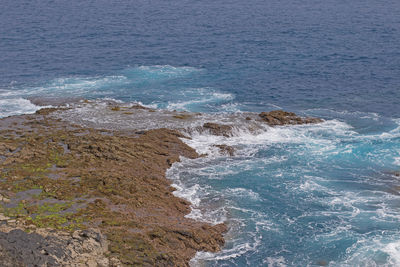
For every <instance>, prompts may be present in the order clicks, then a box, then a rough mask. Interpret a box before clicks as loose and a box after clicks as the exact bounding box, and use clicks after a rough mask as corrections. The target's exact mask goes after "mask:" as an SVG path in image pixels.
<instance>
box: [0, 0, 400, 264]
mask: <svg viewBox="0 0 400 267" xmlns="http://www.w3.org/2000/svg"><path fill="white" fill-rule="evenodd" d="M399 11H400V2H396V1H389V0H387V1H381V2H379V3H377V2H376V1H372V0H363V1H361V0H355V1H352V2H348V1H342V0H328V1H322V0H308V1H294V0H283V1H277V0H272V1H261V0H256V1H252V2H243V1H238V0H231V1H218V2H215V1H200V2H199V1H197V2H194V1H186V0H185V1H184V0H178V1H174V2H165V1H160V0H156V1H144V0H139V1H135V2H131V1H126V0H118V1H85V2H82V3H74V2H71V1H70V2H59V1H18V2H15V1H10V0H5V1H3V2H2V8H1V10H0V73H1V74H2V75H1V76H0V117H5V116H10V115H17V114H25V113H33V112H35V111H36V110H37V109H39V108H40V107H39V106H37V105H35V104H33V103H32V102H30V100H29V99H35V98H48V97H52V98H66V99H68V98H85V99H93V100H96V99H97V100H98V101H99V103H101V102H102V101H104V100H109V99H114V100H117V101H121V102H122V103H127V104H128V103H142V104H143V105H146V106H149V107H153V108H159V109H165V110H183V111H192V112H203V113H205V114H206V115H205V116H206V118H211V117H212V118H213V119H214V120H216V121H218V120H219V121H220V122H224V123H226V120H225V119H224V118H226V117H227V116H229V114H237V115H238V116H240V114H242V113H243V112H261V111H268V110H273V109H285V110H290V111H294V112H296V113H299V114H301V115H307V116H316V117H322V118H324V119H325V122H324V123H322V124H316V125H304V126H289V127H275V128H271V127H268V126H265V127H264V128H262V129H261V130H260V131H256V132H249V131H247V130H246V129H244V128H241V127H239V126H240V125H239V126H238V127H237V128H235V129H236V130H235V133H234V136H233V137H231V138H226V137H216V136H211V135H208V134H206V133H196V132H193V133H191V138H192V139H191V140H185V142H186V143H187V144H188V145H190V146H192V147H194V148H195V149H196V150H197V151H198V152H199V153H207V154H208V157H205V158H199V159H195V160H188V159H182V161H181V162H180V163H176V164H174V165H173V166H172V168H171V169H169V170H168V172H167V176H168V178H170V179H172V181H173V183H174V186H175V187H176V188H177V191H176V192H175V194H176V195H177V196H180V197H184V198H186V199H188V200H190V201H191V202H192V206H193V207H192V208H193V209H192V212H191V213H190V214H189V217H192V218H196V219H199V220H205V221H209V222H211V223H217V222H221V221H225V222H226V223H227V224H228V226H229V232H228V233H227V234H226V236H225V238H226V245H225V247H224V248H223V250H222V251H221V252H219V253H214V254H213V253H206V252H199V253H197V255H196V257H195V258H194V259H193V260H192V264H193V265H195V266H197V265H206V266H248V265H254V266H320V265H327V266H398V265H400V224H399V223H398V222H399V219H400V193H399V190H398V188H400V181H399V178H398V177H396V176H395V175H394V174H393V172H394V171H398V170H399V169H400V107H399V104H398V99H400V88H399V86H400V34H399V31H400V16H398V15H397V14H399V13H400V12H399ZM71 112H72V111H71ZM74 112H75V111H74ZM76 112H81V113H80V114H78V115H79V118H80V119H81V120H87V121H89V120H91V121H96V120H94V119H97V120H98V121H97V123H101V120H105V119H109V118H106V117H105V116H102V115H104V114H101V113H99V115H98V116H97V117H93V114H97V113H95V112H93V111H92V110H90V109H88V108H86V109H85V108H81V109H76ZM71 114H72V113H71ZM72 115H73V114H72ZM72 115H71V116H72ZM74 116H77V114H75V115H74ZM207 116H208V117H207ZM119 123H121V124H124V123H125V122H123V121H122V122H119ZM126 123H127V122H126ZM213 144H227V145H231V146H233V147H234V148H235V149H236V154H235V156H233V157H227V156H226V155H221V154H220V153H219V152H218V151H217V150H216V148H215V147H213Z"/></svg>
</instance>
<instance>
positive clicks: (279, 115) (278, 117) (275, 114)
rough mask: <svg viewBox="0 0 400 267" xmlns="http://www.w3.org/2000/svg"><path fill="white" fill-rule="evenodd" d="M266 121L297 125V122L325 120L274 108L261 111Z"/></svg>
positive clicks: (260, 115)
mask: <svg viewBox="0 0 400 267" xmlns="http://www.w3.org/2000/svg"><path fill="white" fill-rule="evenodd" d="M258 116H259V117H260V118H261V119H262V120H263V121H264V122H266V123H267V124H268V125H270V126H277V125H295V124H308V123H319V122H323V120H322V119H319V118H312V117H306V118H302V117H299V116H297V115H296V114H295V113H293V112H287V111H283V110H273V111H270V112H261V113H260V114H259V115H258Z"/></svg>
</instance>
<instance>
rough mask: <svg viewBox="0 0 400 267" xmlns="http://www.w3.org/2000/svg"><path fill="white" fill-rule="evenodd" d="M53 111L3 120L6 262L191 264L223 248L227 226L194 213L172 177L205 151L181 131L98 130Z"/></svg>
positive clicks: (0, 252)
mask: <svg viewBox="0 0 400 267" xmlns="http://www.w3.org/2000/svg"><path fill="white" fill-rule="evenodd" d="M48 114H49V113H48V112H47V111H46V110H45V111H43V112H38V113H37V114H35V115H27V116H20V117H9V118H5V119H1V120H0V194H1V200H0V201H1V202H0V214H1V215H2V216H3V217H0V220H2V222H0V224H1V225H3V226H4V227H0V240H1V243H0V262H6V263H7V264H8V263H9V264H11V265H10V266H24V265H27V266H30V265H29V264H26V263H27V261H28V260H29V261H30V262H32V263H34V264H37V266H46V264H47V265H50V266H85V265H76V263H77V262H81V263H84V264H86V265H87V266H101V265H105V266H108V265H109V266H118V265H121V266H136V265H137V266H188V263H189V261H190V259H191V258H192V257H193V256H194V255H195V253H196V252H197V251H201V250H204V251H211V252H215V251H218V250H220V248H221V246H222V245H223V244H224V239H223V235H222V234H223V232H224V231H226V226H225V225H224V224H220V225H215V226H213V225H209V224H207V223H203V222H199V221H195V220H193V219H189V218H186V217H185V215H187V214H188V213H189V212H190V203H188V202H187V201H185V200H183V199H180V198H177V197H175V196H174V195H173V194H172V192H173V191H174V188H172V187H171V186H170V184H171V182H170V181H168V180H167V179H166V178H165V171H166V170H167V168H169V167H170V166H171V165H172V164H173V163H174V162H176V161H179V158H180V156H185V157H188V158H196V157H198V154H197V153H196V152H195V151H194V150H193V149H192V148H190V147H189V146H187V145H186V144H185V143H183V142H182V140H181V138H184V136H183V135H182V134H181V133H180V132H178V131H176V130H169V129H156V130H149V131H140V132H137V131H129V132H128V131H123V132H122V131H121V132H118V131H108V130H95V129H91V128H82V127H80V126H77V125H72V124H68V123H66V122H62V121H60V120H56V119H51V118H50V115H48ZM21 129H23V130H21ZM28 232H29V233H28ZM19 240H20V241H19ZM82 255H83V256H82ZM82 257H84V258H82ZM107 261H108V263H107ZM107 264H108V265H107ZM5 266H7V265H5Z"/></svg>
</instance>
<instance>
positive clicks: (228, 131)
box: [202, 122, 233, 137]
mask: <svg viewBox="0 0 400 267" xmlns="http://www.w3.org/2000/svg"><path fill="white" fill-rule="evenodd" d="M202 129H203V130H206V131H208V132H209V133H210V134H212V135H217V136H225V137H231V136H232V129H233V127H232V126H231V125H224V124H218V123H213V122H207V123H204V124H203V127H202Z"/></svg>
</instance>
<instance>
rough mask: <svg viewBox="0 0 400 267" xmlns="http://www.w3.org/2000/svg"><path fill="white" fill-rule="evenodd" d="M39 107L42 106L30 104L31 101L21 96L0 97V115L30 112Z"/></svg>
mask: <svg viewBox="0 0 400 267" xmlns="http://www.w3.org/2000/svg"><path fill="white" fill-rule="evenodd" d="M46 107H50V106H46ZM41 108H44V107H43V106H36V105H34V104H32V103H31V101H29V100H27V99H23V98H8V99H0V117H7V116H12V115H21V114H32V113H35V112H36V111H37V110H39V109H41Z"/></svg>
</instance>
